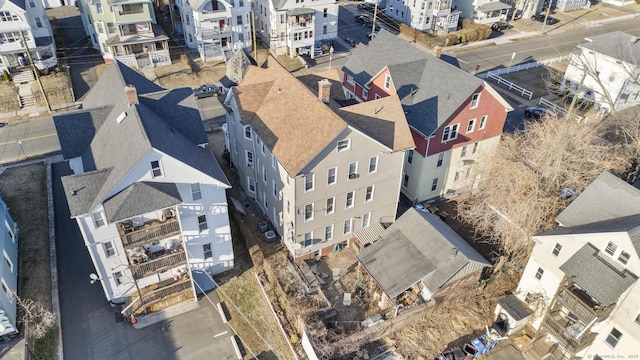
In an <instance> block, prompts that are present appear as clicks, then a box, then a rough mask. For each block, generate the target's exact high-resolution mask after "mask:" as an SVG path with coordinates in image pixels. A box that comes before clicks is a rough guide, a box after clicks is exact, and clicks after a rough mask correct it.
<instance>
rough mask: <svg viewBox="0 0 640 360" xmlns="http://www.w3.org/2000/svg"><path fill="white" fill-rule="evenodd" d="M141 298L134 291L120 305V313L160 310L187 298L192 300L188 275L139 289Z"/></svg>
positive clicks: (191, 289) (136, 313)
mask: <svg viewBox="0 0 640 360" xmlns="http://www.w3.org/2000/svg"><path fill="white" fill-rule="evenodd" d="M140 292H141V293H142V298H140V296H139V295H138V294H137V293H135V294H133V296H130V297H129V298H127V301H126V302H125V303H124V305H123V306H122V311H121V312H120V313H121V314H122V315H124V316H126V317H129V316H131V315H132V314H133V315H138V314H142V313H148V312H153V311H160V310H163V309H166V308H167V307H169V306H172V305H175V304H178V303H181V302H183V301H187V300H193V299H194V294H193V286H192V284H191V279H190V278H189V277H188V276H185V277H183V278H182V279H180V280H177V281H175V280H173V279H169V280H165V281H161V282H159V283H157V284H154V285H152V286H148V287H146V288H143V289H140Z"/></svg>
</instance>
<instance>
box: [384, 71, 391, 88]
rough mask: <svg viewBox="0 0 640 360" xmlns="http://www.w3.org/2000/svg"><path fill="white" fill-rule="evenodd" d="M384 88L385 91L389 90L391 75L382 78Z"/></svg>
mask: <svg viewBox="0 0 640 360" xmlns="http://www.w3.org/2000/svg"><path fill="white" fill-rule="evenodd" d="M384 88H385V89H387V90H389V89H390V88H391V75H389V74H387V75H385V77H384Z"/></svg>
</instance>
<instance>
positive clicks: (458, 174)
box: [453, 171, 460, 182]
mask: <svg viewBox="0 0 640 360" xmlns="http://www.w3.org/2000/svg"><path fill="white" fill-rule="evenodd" d="M458 180H460V171H456V175H455V176H454V177H453V181H454V182H456V181H458Z"/></svg>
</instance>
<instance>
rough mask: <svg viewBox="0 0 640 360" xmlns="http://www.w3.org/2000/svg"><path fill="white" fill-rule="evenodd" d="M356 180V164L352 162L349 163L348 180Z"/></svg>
mask: <svg viewBox="0 0 640 360" xmlns="http://www.w3.org/2000/svg"><path fill="white" fill-rule="evenodd" d="M357 178H358V162H357V161H354V162H352V163H349V179H357Z"/></svg>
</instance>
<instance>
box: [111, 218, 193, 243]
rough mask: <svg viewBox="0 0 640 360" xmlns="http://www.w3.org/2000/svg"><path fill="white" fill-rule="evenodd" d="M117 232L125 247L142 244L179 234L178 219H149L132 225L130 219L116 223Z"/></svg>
mask: <svg viewBox="0 0 640 360" xmlns="http://www.w3.org/2000/svg"><path fill="white" fill-rule="evenodd" d="M118 232H119V233H120V239H122V244H123V245H124V247H125V248H131V247H136V246H142V245H144V244H148V243H153V242H156V241H160V240H162V239H166V238H168V237H171V236H176V235H179V234H180V232H181V231H180V223H179V222H178V219H176V218H172V219H167V220H166V221H165V222H160V220H151V221H147V222H145V223H144V224H143V225H141V226H137V227H134V226H133V225H132V222H131V221H130V220H126V221H122V222H120V223H118Z"/></svg>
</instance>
